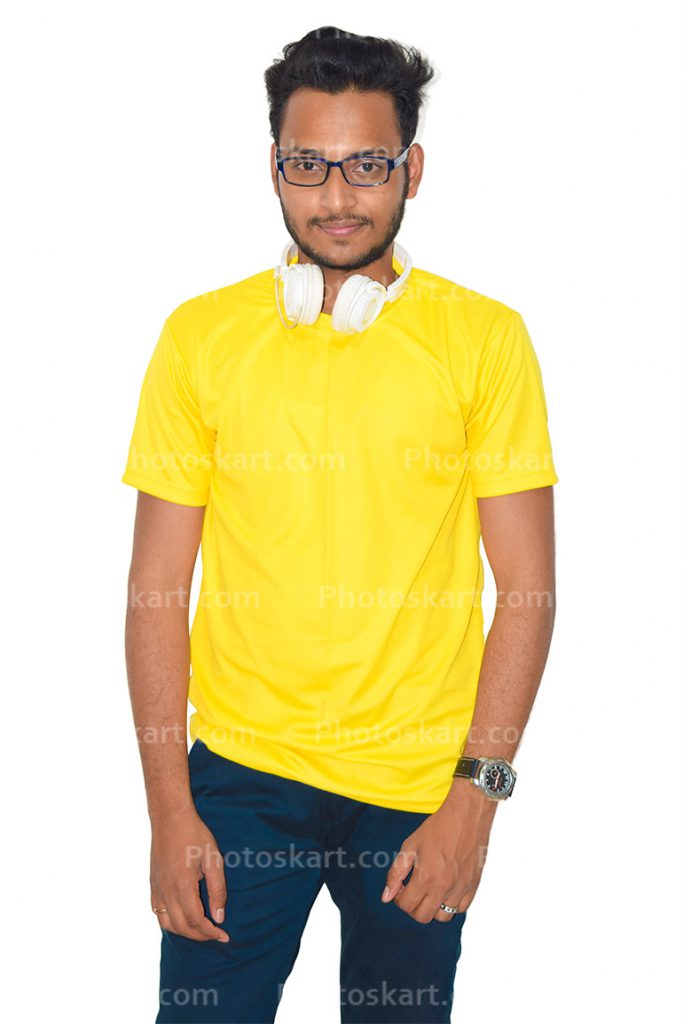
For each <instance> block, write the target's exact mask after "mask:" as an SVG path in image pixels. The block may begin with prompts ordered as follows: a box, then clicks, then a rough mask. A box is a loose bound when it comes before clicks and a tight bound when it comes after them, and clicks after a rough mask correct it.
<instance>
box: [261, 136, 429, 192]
mask: <svg viewBox="0 0 683 1024" xmlns="http://www.w3.org/2000/svg"><path fill="white" fill-rule="evenodd" d="M411 145H412V143H411ZM410 148H411V147H410V146H408V148H407V149H404V150H403V152H402V153H399V155H398V156H397V157H393V158H392V157H389V156H380V155H379V154H377V153H353V154H352V155H351V156H345V157H344V159H343V160H326V159H325V157H324V156H311V155H310V154H299V155H298V156H284V157H279V158H277V159H276V160H275V164H276V166H277V169H278V171H279V173H281V174H282V177H283V178H284V180H285V181H286V182H287V184H288V185H294V186H295V188H320V186H321V185H324V184H325V182H326V181H327V179H328V178H329V176H330V168H331V167H338V168H339V170H340V171H341V172H342V175H343V176H344V181H345V182H346V184H347V185H351V186H352V188H377V186H378V185H386V183H387V182H388V181H389V178H390V176H391V172H392V171H394V170H395V169H396V168H397V167H400V166H401V164H402V163H403V161H404V160H405V159H406V157H407V156H408V153H409V152H410ZM363 157H365V158H366V159H368V160H370V159H373V158H374V159H375V160H386V163H387V176H386V178H385V179H384V181H373V182H370V183H369V184H367V185H364V184H362V183H361V182H358V181H349V179H348V178H347V177H346V171H345V169H344V164H345V163H347V162H348V161H350V160H356V161H357V160H362V159H363ZM288 160H298V161H302V160H310V161H311V162H313V161H314V160H315V161H316V162H317V163H321V164H327V168H326V170H325V177H324V178H323V180H322V181H316V182H314V183H313V182H312V183H311V184H310V185H304V184H303V182H300V181H287V177H286V176H285V171H284V165H285V163H286V162H287V161H288Z"/></svg>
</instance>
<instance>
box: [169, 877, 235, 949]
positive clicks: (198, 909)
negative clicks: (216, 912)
mask: <svg viewBox="0 0 683 1024" xmlns="http://www.w3.org/2000/svg"><path fill="white" fill-rule="evenodd" d="M169 910H170V913H171V916H172V918H173V919H174V922H175V917H176V914H175V908H174V906H173V905H171V906H170V907H169ZM177 916H178V918H179V921H180V925H181V929H180V931H181V934H182V935H185V936H186V938H188V939H198V940H200V941H201V940H207V939H218V941H219V942H228V941H229V938H230V937H229V935H228V934H227V933H226V932H224V931H223V929H222V928H218V926H217V925H215V924H214V923H213V921H211V920H209V918H208V917H207V916H206V914H205V913H204V904H203V903H202V901H201V898H200V896H199V880H196V881H195V882H194V883H193V884H192V887H191V888H190V887H187V888H185V887H184V888H182V889H180V890H179V891H178V915H177Z"/></svg>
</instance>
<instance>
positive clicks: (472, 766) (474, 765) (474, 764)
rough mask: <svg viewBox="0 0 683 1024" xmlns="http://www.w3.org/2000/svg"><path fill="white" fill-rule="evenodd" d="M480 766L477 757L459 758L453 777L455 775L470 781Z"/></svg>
mask: <svg viewBox="0 0 683 1024" xmlns="http://www.w3.org/2000/svg"><path fill="white" fill-rule="evenodd" d="M480 764H481V761H480V760H479V758H478V757H459V758H458V761H457V764H456V766H455V771H454V772H453V776H454V777H455V776H456V775H457V776H459V777H461V778H465V779H472V778H474V776H475V775H476V773H477V769H478V768H479V765H480Z"/></svg>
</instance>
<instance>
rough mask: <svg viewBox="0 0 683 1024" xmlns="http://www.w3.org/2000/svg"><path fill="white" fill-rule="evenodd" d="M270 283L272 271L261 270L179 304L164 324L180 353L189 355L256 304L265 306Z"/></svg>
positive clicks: (250, 314)
mask: <svg viewBox="0 0 683 1024" xmlns="http://www.w3.org/2000/svg"><path fill="white" fill-rule="evenodd" d="M272 286H273V270H272V269H269V270H262V271H259V272H257V273H255V274H250V275H249V276H248V277H245V278H242V279H241V280H239V281H235V282H234V283H233V284H228V285H224V286H222V287H220V288H215V289H213V290H211V291H206V292H201V293H200V294H199V295H193V296H191V297H190V298H188V299H185V300H184V301H183V302H181V303H179V305H177V306H176V307H175V308H174V309H173V310H172V311H171V312H170V313H169V315H168V316H167V318H166V324H167V325H168V327H169V329H170V332H171V334H172V335H173V338H174V339H175V341H176V344H177V345H178V348H179V349H180V350H181V351H182V353H183V355H187V356H190V355H191V354H192V352H193V351H194V350H196V349H197V347H198V346H200V345H201V344H202V342H203V341H205V340H206V339H207V338H209V337H210V336H211V335H212V334H213V333H214V332H215V331H216V329H222V328H225V327H230V326H231V325H233V324H236V323H238V322H239V320H240V318H244V317H245V316H252V315H253V313H254V312H255V308H256V307H258V306H264V307H265V306H266V305H267V304H268V302H270V301H271V289H272Z"/></svg>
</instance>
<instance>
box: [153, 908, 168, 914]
mask: <svg viewBox="0 0 683 1024" xmlns="http://www.w3.org/2000/svg"><path fill="white" fill-rule="evenodd" d="M152 910H153V911H154V913H155V914H168V910H167V909H166V907H152Z"/></svg>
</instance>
